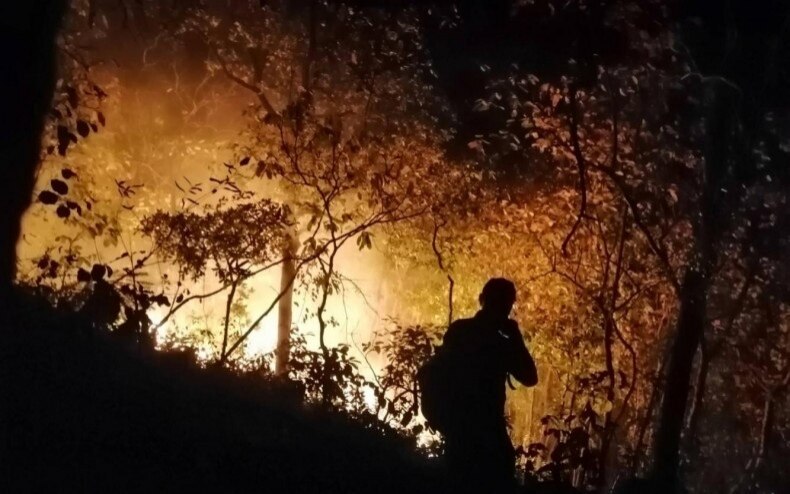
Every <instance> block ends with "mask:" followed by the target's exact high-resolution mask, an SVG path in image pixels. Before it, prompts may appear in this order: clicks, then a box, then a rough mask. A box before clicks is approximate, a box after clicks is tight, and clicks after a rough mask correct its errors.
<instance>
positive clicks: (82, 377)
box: [0, 295, 442, 493]
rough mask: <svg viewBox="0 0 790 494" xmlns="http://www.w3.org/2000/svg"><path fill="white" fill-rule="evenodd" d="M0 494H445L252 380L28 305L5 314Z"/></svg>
mask: <svg viewBox="0 0 790 494" xmlns="http://www.w3.org/2000/svg"><path fill="white" fill-rule="evenodd" d="M4 316H5V319H6V323H5V324H4V326H5V327H4V331H3V338H4V341H3V344H2V349H0V352H1V353H0V358H1V359H2V390H1V391H2V395H1V396H3V412H4V413H3V426H4V430H3V436H4V437H5V440H4V441H3V457H2V463H0V464H1V465H3V467H2V468H3V470H4V472H5V473H4V474H3V477H4V478H5V480H4V481H3V484H4V485H6V486H8V487H10V489H9V490H5V489H4V490H3V492H75V491H78V492H86V493H88V492H90V493H92V492H148V493H150V492H188V491H191V492H226V493H237V492H238V493H246V492H267V493H285V492H294V493H296V492H299V493H303V492H304V493H310V492H316V493H318V492H323V493H331V492H343V493H357V492H358V493H371V492H381V493H386V492H399V493H404V492H409V493H419V492H429V491H430V492H436V491H437V490H439V491H441V490H442V489H441V488H440V485H439V480H438V479H439V476H438V475H437V474H436V472H435V470H436V469H435V468H433V467H430V466H429V465H428V462H426V461H425V460H424V459H422V458H420V457H418V455H416V454H415V453H414V452H413V451H411V449H410V448H409V447H408V446H407V445H406V444H405V443H403V442H401V441H398V440H397V439H395V438H384V437H383V436H382V435H381V434H380V433H379V432H375V431H370V430H364V429H363V428H362V426H361V425H359V424H355V423H354V422H352V421H351V420H350V419H347V418H345V417H343V416H341V415H340V414H336V413H329V412H325V411H320V410H315V409H310V408H308V407H305V406H304V405H302V404H299V403H288V401H287V400H284V399H282V397H281V396H279V395H278V393H277V392H276V391H272V390H266V389H265V388H264V387H263V386H257V385H256V384H255V383H254V382H252V381H251V380H249V379H246V380H245V379H244V378H242V377H232V376H229V375H228V374H226V373H217V372H209V371H205V370H201V369H198V368H196V367H195V366H193V365H190V364H188V363H184V362H181V363H179V362H177V361H176V360H168V359H167V358H165V357H163V356H149V357H144V356H141V355H138V354H136V353H135V352H131V351H129V350H127V349H125V348H123V347H121V346H119V345H118V343H117V342H115V341H113V339H112V338H109V337H108V336H107V335H102V334H97V333H95V332H94V331H92V330H90V329H88V326H87V325H86V324H85V323H84V322H81V321H80V320H79V319H78V318H77V317H76V316H74V315H73V314H70V313H66V312H59V311H57V310H55V309H52V308H51V307H50V306H49V305H47V304H46V303H45V302H44V301H42V300H40V299H37V298H35V297H31V296H27V295H20V296H18V300H16V301H15V302H14V303H13V304H11V307H9V308H7V309H6V312H5V313H4Z"/></svg>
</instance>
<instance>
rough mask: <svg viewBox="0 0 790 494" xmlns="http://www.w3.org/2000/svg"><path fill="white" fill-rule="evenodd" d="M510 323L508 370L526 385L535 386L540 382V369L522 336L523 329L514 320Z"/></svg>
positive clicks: (508, 331) (508, 332)
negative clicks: (536, 365)
mask: <svg viewBox="0 0 790 494" xmlns="http://www.w3.org/2000/svg"><path fill="white" fill-rule="evenodd" d="M510 323H511V324H509V325H508V330H507V336H508V339H509V340H510V344H509V345H508V353H509V355H508V357H509V359H508V360H509V362H508V371H509V372H510V374H512V375H513V377H515V378H516V380H517V381H518V382H520V383H521V384H523V385H524V386H534V385H536V384H538V369H537V368H536V367H535V361H534V360H533V359H532V355H530V353H529V350H527V345H526V343H524V337H523V336H521V331H520V330H519V329H518V323H516V321H513V320H510Z"/></svg>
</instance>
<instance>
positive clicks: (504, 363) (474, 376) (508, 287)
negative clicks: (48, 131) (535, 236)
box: [443, 278, 538, 493]
mask: <svg viewBox="0 0 790 494" xmlns="http://www.w3.org/2000/svg"><path fill="white" fill-rule="evenodd" d="M515 301H516V287H515V285H513V283H512V282H511V281H509V280H506V279H504V278H493V279H491V280H489V281H488V282H487V283H486V284H485V286H484V287H483V291H482V292H481V293H480V304H481V307H482V308H481V309H480V311H478V312H477V314H476V315H475V316H474V317H473V318H471V319H460V320H458V321H455V322H453V323H452V324H451V325H450V327H449V328H448V330H447V333H446V334H445V335H444V344H443V351H447V352H451V353H452V354H453V355H454V358H459V359H463V360H464V361H465V363H466V365H464V366H463V367H462V370H461V371H459V374H461V375H459V376H458V379H459V380H462V383H463V384H461V383H459V384H461V386H460V387H461V388H462V390H463V393H464V398H463V400H460V401H459V403H462V404H463V405H462V406H459V407H458V408H459V409H458V410H456V411H454V412H453V415H454V417H453V419H452V424H451V425H450V426H448V427H446V428H445V430H444V431H443V433H444V438H445V448H446V449H445V455H446V461H447V464H448V467H449V468H450V471H451V474H452V475H453V476H454V478H455V479H456V480H457V481H458V485H459V486H460V488H461V490H463V491H467V492H472V491H475V492H486V493H488V492H491V493H494V492H503V491H506V490H507V489H509V488H511V487H513V486H514V469H515V455H514V450H513V445H512V444H511V442H510V437H509V436H508V432H507V426H506V423H505V384H506V380H507V379H508V376H509V375H511V376H513V377H515V378H516V379H517V380H518V381H519V382H521V383H522V384H524V385H525V386H534V385H535V384H536V383H537V382H538V375H537V370H536V369H535V363H534V361H533V360H532V356H531V355H530V354H529V351H528V350H527V347H526V345H525V344H524V339H523V337H522V335H521V331H520V330H519V328H518V323H516V321H514V320H512V319H509V315H510V311H511V309H512V308H513V304H514V303H515Z"/></svg>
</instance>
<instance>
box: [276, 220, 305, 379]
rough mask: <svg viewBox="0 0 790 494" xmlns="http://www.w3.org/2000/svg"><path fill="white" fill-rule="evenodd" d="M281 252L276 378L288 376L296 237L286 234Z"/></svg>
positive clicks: (297, 246)
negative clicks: (280, 294) (280, 296)
mask: <svg viewBox="0 0 790 494" xmlns="http://www.w3.org/2000/svg"><path fill="white" fill-rule="evenodd" d="M286 242H287V244H286V246H285V249H284V252H283V265H282V272H281V274H280V291H281V292H283V293H284V294H283V296H282V298H281V299H280V301H279V303H278V304H279V305H278V307H277V309H278V312H277V357H276V361H275V367H274V372H275V374H276V375H278V376H282V375H286V374H288V361H289V360H290V358H291V327H292V326H293V290H294V278H296V250H297V249H298V248H299V245H298V242H297V240H296V236H295V235H294V234H293V233H289V234H288V238H287V239H286Z"/></svg>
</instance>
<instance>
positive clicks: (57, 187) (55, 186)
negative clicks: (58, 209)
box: [49, 178, 69, 196]
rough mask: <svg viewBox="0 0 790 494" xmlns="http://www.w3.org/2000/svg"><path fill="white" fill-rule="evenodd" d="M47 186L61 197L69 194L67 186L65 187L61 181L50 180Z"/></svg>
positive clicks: (64, 183)
mask: <svg viewBox="0 0 790 494" xmlns="http://www.w3.org/2000/svg"><path fill="white" fill-rule="evenodd" d="M49 184H50V185H51V186H52V190H54V191H55V192H57V193H58V194H60V195H62V196H64V195H66V194H68V193H69V186H68V185H66V182H64V181H63V180H58V179H57V178H54V179H52V181H50V182H49Z"/></svg>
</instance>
